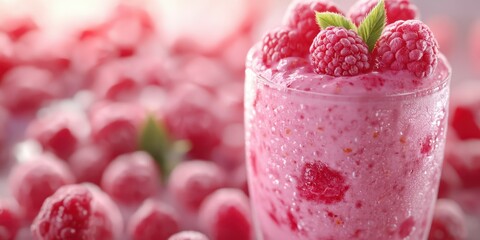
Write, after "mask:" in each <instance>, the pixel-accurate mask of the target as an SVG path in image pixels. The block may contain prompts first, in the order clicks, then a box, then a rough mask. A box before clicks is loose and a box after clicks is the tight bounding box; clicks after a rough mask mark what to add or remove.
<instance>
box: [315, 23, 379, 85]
mask: <svg viewBox="0 0 480 240" xmlns="http://www.w3.org/2000/svg"><path fill="white" fill-rule="evenodd" d="M310 58H311V61H312V65H313V67H314V70H315V72H316V73H318V74H328V75H331V76H336V77H340V76H355V75H358V74H361V73H365V72H368V71H370V69H371V64H370V56H369V53H368V46H367V44H366V43H365V42H363V40H362V38H360V36H358V34H357V33H356V32H354V31H352V30H347V29H345V28H341V27H328V28H327V29H324V30H322V31H320V33H319V34H318V35H317V36H316V37H315V39H314V40H313V44H312V46H311V47H310Z"/></svg>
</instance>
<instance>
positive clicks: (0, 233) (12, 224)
mask: <svg viewBox="0 0 480 240" xmlns="http://www.w3.org/2000/svg"><path fill="white" fill-rule="evenodd" d="M21 220H22V219H21V216H20V211H19V209H18V206H17V205H16V204H15V203H13V202H11V201H9V200H7V199H1V200H0V239H3V240H15V239H16V238H15V237H16V235H17V232H18V230H19V229H20V226H21Z"/></svg>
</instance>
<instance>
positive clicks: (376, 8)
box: [261, 0, 439, 78]
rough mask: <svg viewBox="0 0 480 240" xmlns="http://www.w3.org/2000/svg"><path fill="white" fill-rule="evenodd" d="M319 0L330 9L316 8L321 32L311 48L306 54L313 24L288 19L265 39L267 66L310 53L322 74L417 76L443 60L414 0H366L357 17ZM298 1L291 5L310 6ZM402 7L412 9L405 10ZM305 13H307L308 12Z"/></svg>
mask: <svg viewBox="0 0 480 240" xmlns="http://www.w3.org/2000/svg"><path fill="white" fill-rule="evenodd" d="M307 2H308V1H307ZM319 2H321V3H322V4H323V8H322V9H324V10H325V11H323V12H318V11H315V9H313V8H310V10H311V11H312V12H314V17H315V18H314V19H316V22H317V24H318V26H319V30H320V31H319V33H318V35H317V36H316V37H315V38H314V39H313V42H310V43H309V44H310V48H309V53H308V52H307V53H305V51H308V50H307V49H305V47H304V46H305V45H306V41H308V40H307V38H306V37H305V34H306V33H310V32H311V30H309V31H306V30H305V29H307V27H306V25H308V24H297V25H295V24H291V21H288V22H287V25H286V26H283V27H281V28H278V29H276V30H274V31H272V32H269V33H267V34H266V35H265V37H264V38H263V41H262V46H261V51H262V58H263V63H264V64H265V65H267V66H270V65H273V64H276V63H278V62H279V61H280V60H281V59H284V58H288V57H307V56H308V57H309V59H310V64H311V65H312V67H313V69H314V71H315V72H316V73H318V74H325V75H330V76H334V77H342V76H356V75H360V74H364V73H369V72H372V71H378V72H385V71H402V72H406V73H410V74H411V75H412V77H415V78H425V77H428V76H430V75H431V74H432V73H433V72H434V70H435V68H436V66H437V63H438V54H439V50H438V43H437V41H436V40H435V37H434V36H433V33H432V31H431V30H430V29H429V28H428V26H427V25H426V24H424V23H423V22H421V21H419V20H415V19H416V18H417V11H416V7H415V5H413V4H411V3H410V2H409V1H408V0H401V1H400V0H398V1H397V0H380V1H378V2H376V0H375V1H373V0H368V1H367V0H366V1H360V2H359V3H358V4H356V5H354V6H353V7H352V10H350V14H349V16H350V17H351V18H352V19H349V18H347V17H345V16H344V15H342V14H341V13H339V12H338V11H336V10H335V9H336V8H333V7H330V8H331V9H334V10H333V11H332V12H330V11H329V8H327V7H326V6H330V5H329V3H328V2H327V1H319ZM372 2H376V4H375V5H372ZM296 4H297V5H298V6H303V5H301V4H305V3H304V2H300V3H296ZM295 6H296V5H294V7H291V8H290V9H292V11H296V10H298V11H300V10H302V11H306V10H305V9H306V7H303V8H301V7H295ZM402 9H406V10H405V11H400V10H402ZM407 10H408V11H407ZM400 13H402V14H400ZM298 14H300V13H298ZM298 14H293V13H291V14H290V15H291V16H297V15H298ZM300 16H306V14H305V13H304V12H302V13H301V14H300ZM292 18H293V17H292ZM297 18H298V17H297ZM359 19H363V20H362V21H359ZM387 20H388V21H387ZM302 21H303V22H305V23H309V22H308V21H306V20H302ZM299 26H300V27H299ZM308 26H310V25H308Z"/></svg>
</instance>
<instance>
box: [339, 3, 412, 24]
mask: <svg viewBox="0 0 480 240" xmlns="http://www.w3.org/2000/svg"><path fill="white" fill-rule="evenodd" d="M377 3H378V0H358V1H357V2H356V3H355V4H354V5H353V6H352V7H351V8H350V11H349V13H348V16H349V17H350V19H352V21H353V22H354V23H355V24H356V25H360V23H361V22H362V21H363V19H364V18H365V17H366V16H367V14H368V13H369V12H370V11H371V10H372V9H373V8H374V7H375V6H376V5H377ZM385 8H386V12H387V24H391V23H394V22H396V21H398V20H411V19H416V18H417V15H418V9H417V7H416V6H415V5H414V4H413V3H411V2H410V0H386V1H385Z"/></svg>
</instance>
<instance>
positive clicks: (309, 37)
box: [284, 0, 342, 50]
mask: <svg viewBox="0 0 480 240" xmlns="http://www.w3.org/2000/svg"><path fill="white" fill-rule="evenodd" d="M315 12H332V13H339V14H342V12H341V11H340V10H339V9H338V7H337V6H335V4H333V3H332V2H330V1H329V0H301V1H293V2H292V3H291V4H290V6H289V7H288V10H287V13H286V15H285V19H284V22H285V25H286V26H288V27H289V28H291V29H296V30H297V31H298V34H299V35H300V36H299V41H298V42H297V43H304V44H305V49H306V50H308V48H309V47H310V44H311V43H312V41H313V39H314V38H315V37H316V36H317V34H318V32H320V28H319V27H318V24H317V22H316V20H315Z"/></svg>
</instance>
